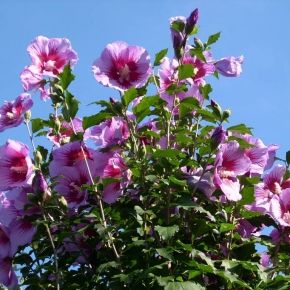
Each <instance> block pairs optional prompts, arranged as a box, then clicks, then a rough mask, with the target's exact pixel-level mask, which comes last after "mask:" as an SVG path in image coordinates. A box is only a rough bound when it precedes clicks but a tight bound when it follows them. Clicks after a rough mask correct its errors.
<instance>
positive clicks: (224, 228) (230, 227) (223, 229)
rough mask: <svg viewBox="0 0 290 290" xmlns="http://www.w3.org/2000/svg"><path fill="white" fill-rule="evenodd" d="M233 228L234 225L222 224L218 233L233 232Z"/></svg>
mask: <svg viewBox="0 0 290 290" xmlns="http://www.w3.org/2000/svg"><path fill="white" fill-rule="evenodd" d="M234 228H235V225H233V224H229V223H222V224H221V226H220V232H221V233H224V232H229V231H231V230H233V229H234Z"/></svg>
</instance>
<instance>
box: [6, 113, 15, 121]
mask: <svg viewBox="0 0 290 290" xmlns="http://www.w3.org/2000/svg"><path fill="white" fill-rule="evenodd" d="M6 117H7V118H8V119H13V117H14V114H13V113H12V112H7V113H6Z"/></svg>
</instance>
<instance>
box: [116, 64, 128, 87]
mask: <svg viewBox="0 0 290 290" xmlns="http://www.w3.org/2000/svg"><path fill="white" fill-rule="evenodd" d="M117 75H119V81H120V82H121V83H124V82H128V81H129V80H130V68H129V66H128V65H127V64H125V65H124V66H123V67H122V68H120V69H119V71H118V72H117Z"/></svg>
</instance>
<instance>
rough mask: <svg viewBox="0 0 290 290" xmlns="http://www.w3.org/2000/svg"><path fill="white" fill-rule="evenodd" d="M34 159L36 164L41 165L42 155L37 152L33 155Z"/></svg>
mask: <svg viewBox="0 0 290 290" xmlns="http://www.w3.org/2000/svg"><path fill="white" fill-rule="evenodd" d="M34 159H35V163H36V164H41V162H42V160H43V158H42V155H41V153H40V152H39V151H38V150H37V151H36V152H35V153H34Z"/></svg>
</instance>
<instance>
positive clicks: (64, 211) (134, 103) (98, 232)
mask: <svg viewBox="0 0 290 290" xmlns="http://www.w3.org/2000/svg"><path fill="white" fill-rule="evenodd" d="M197 21H198V10H197V9H196V10H194V11H193V12H192V13H191V15H190V16H189V17H188V18H185V17H174V18H171V20H170V29H171V35H172V42H173V50H174V57H173V58H168V57H167V53H168V51H167V49H164V50H161V51H160V52H159V53H157V54H156V56H155V59H154V61H153V63H151V62H150V58H149V55H148V53H147V52H146V50H145V49H144V48H142V47H139V46H133V45H128V44H127V43H125V42H114V43H111V44H108V45H107V46H106V48H105V49H104V51H103V52H102V53H101V56H100V58H98V59H97V60H96V61H95V62H94V63H93V73H94V76H95V78H96V80H97V81H98V82H99V83H101V84H102V85H104V86H108V87H111V88H113V89H115V91H117V92H119V96H118V98H117V99H113V98H110V99H109V100H101V101H96V102H95V103H94V105H98V106H99V107H100V108H101V109H99V111H97V110H96V114H95V115H93V116H85V117H83V118H82V119H80V118H79V117H78V106H79V101H78V100H77V98H76V97H75V96H74V95H73V94H72V92H71V91H70V90H69V86H70V84H71V82H72V81H73V80H74V78H75V77H74V75H73V74H72V67H73V65H75V64H76V62H77V54H76V52H75V51H74V50H73V49H72V47H71V44H70V42H69V41H68V40H67V39H60V38H52V39H48V38H46V37H44V36H39V37H37V38H36V39H35V40H34V41H33V42H32V43H31V44H30V45H29V47H28V53H29V55H30V56H31V61H32V63H31V65H29V66H27V67H25V69H24V71H23V72H22V73H21V81H22V84H23V87H24V90H25V93H22V94H21V95H20V96H19V97H18V98H17V99H16V100H15V101H11V102H6V103H5V104H4V105H3V106H2V107H1V109H0V110H1V111H0V131H3V130H5V129H8V128H10V127H15V126H18V125H20V124H21V123H24V124H25V125H26V127H27V129H28V133H29V137H30V139H31V145H32V146H31V149H32V150H31V153H30V152H29V148H28V146H26V145H24V144H22V143H21V142H18V141H14V140H8V141H7V143H6V144H4V145H2V146H1V147H0V190H1V191H2V192H1V195H0V197H1V202H0V204H1V207H0V282H1V283H2V284H3V285H5V286H3V287H8V288H11V289H12V288H15V289H18V287H19V286H24V287H25V289H33V290H37V289H88V290H91V289H124V288H126V289H167V290H171V289H174V290H176V289H177V290H178V289H289V287H290V285H289V284H290V283H289V242H290V231H289V226H290V178H289V171H288V167H289V163H290V154H289V152H288V153H287V156H286V160H282V159H281V158H279V159H278V158H275V153H276V150H277V149H278V146H276V145H269V146H266V145H264V143H263V142H262V141H261V140H260V139H258V138H256V137H254V136H253V135H252V132H251V129H250V128H249V127H247V126H246V125H244V124H239V125H235V126H229V125H228V119H229V117H230V111H229V110H224V109H222V108H221V106H220V105H219V104H218V103H217V101H216V100H213V99H212V88H211V86H210V84H208V83H207V82H206V78H207V77H216V78H218V77H219V76H220V75H221V76H226V77H236V76H239V75H240V73H241V70H242V69H241V65H242V62H243V57H242V56H240V57H227V58H223V59H220V60H215V59H214V57H213V55H212V53H211V46H212V45H213V44H214V43H215V42H216V41H217V40H218V38H219V33H217V34H214V35H211V36H210V37H209V38H208V39H207V40H206V41H205V42H204V41H201V40H200V39H198V38H197V37H194V38H193V39H192V38H191V36H192V35H196V34H197V32H198V27H197ZM30 90H34V92H36V93H37V92H38V93H40V95H41V98H42V99H46V100H47V102H48V103H51V104H52V107H53V111H52V113H51V114H50V115H49V118H48V119H40V118H36V119H34V118H32V117H31V113H30V111H29V110H30V109H31V107H32V105H33V103H32V99H31V97H30V95H29V94H28V93H27V91H30ZM147 92H149V94H148V93H147ZM41 136H42V137H41ZM38 137H39V138H43V137H47V138H48V139H49V141H50V142H52V144H53V145H52V150H48V149H46V148H44V147H43V146H40V145H37V142H38ZM47 143H48V142H47ZM47 147H48V148H51V145H47ZM277 160H278V161H277ZM23 289H24V288H23Z"/></svg>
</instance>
